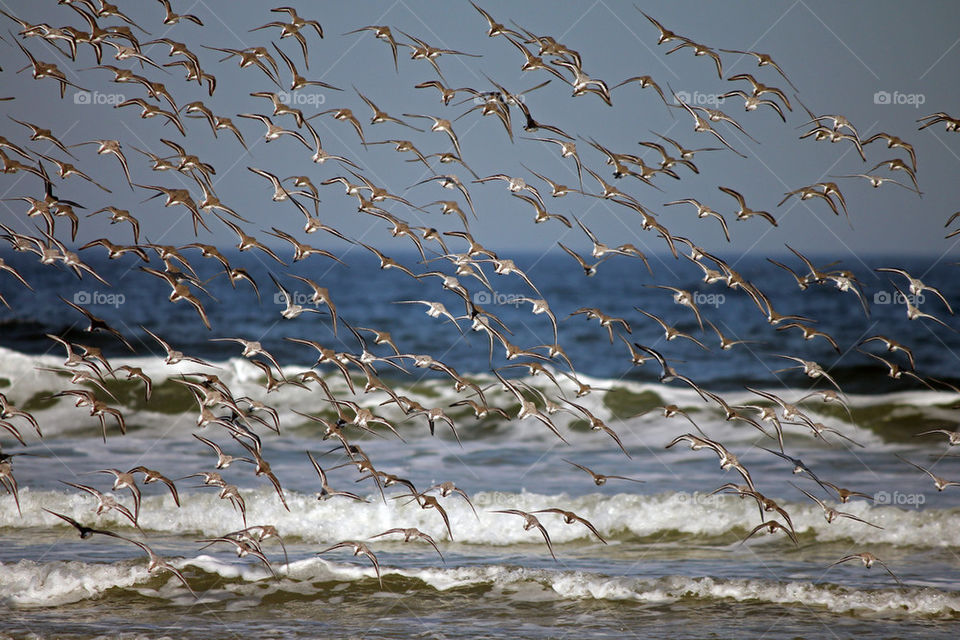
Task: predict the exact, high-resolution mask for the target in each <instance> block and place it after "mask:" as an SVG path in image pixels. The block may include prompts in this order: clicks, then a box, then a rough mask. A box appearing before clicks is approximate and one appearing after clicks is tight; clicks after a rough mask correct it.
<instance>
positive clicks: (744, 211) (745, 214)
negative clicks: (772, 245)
mask: <svg viewBox="0 0 960 640" xmlns="http://www.w3.org/2000/svg"><path fill="white" fill-rule="evenodd" d="M717 188H718V189H720V191H723V192H724V193H725V194H727V195H728V196H730V197H731V198H733V199H734V200H736V201H737V204H739V205H740V210H739V211H737V212H736V213H735V215H736V216H737V220H747V219H748V218H751V217H753V216H760V217H761V218H763V219H764V220H766V221H767V222H769V223H770V224H772V225H773V226H775V227H776V226H777V221H776V220H775V219H774V217H773V216H772V215H770V214H769V213H767V212H766V211H757V210H756V209H751V208H750V207H748V206H747V202H746V200H745V199H744V197H743V196H742V195H741V194H740V193H739V192H737V191H734V190H733V189H731V188H730V187H717ZM728 239H729V238H728Z"/></svg>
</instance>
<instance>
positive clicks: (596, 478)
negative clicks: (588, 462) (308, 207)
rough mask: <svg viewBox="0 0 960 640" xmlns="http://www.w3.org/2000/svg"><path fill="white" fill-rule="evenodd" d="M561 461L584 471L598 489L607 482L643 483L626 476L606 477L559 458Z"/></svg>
mask: <svg viewBox="0 0 960 640" xmlns="http://www.w3.org/2000/svg"><path fill="white" fill-rule="evenodd" d="M561 460H563V461H564V462H566V463H567V464H569V465H572V466H574V467H576V468H577V469H580V470H581V471H584V472H586V473H588V474H590V477H591V478H593V483H594V484H595V485H597V486H598V487H602V486H603V485H605V484H606V483H607V480H627V481H629V482H641V483H642V482H643V480H638V479H636V478H628V477H626V476H614V475H606V474H603V473H597V472H595V471H593V470H592V469H588V468H587V467H585V466H583V465H582V464H577V463H576V462H573V461H572V460H567V459H566V458H561Z"/></svg>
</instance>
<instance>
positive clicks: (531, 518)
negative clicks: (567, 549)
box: [493, 509, 559, 562]
mask: <svg viewBox="0 0 960 640" xmlns="http://www.w3.org/2000/svg"><path fill="white" fill-rule="evenodd" d="M493 513H506V514H510V515H517V516H520V517H521V518H523V520H524V522H523V529H524V531H530V530H531V529H533V528H534V527H536V528H537V530H539V531H540V534H541V535H542V536H543V539H544V540H545V541H546V543H547V549H548V550H549V551H550V555H551V556H552V557H553V559H554V560H557V556H556V554H554V553H553V543H552V542H550V534H549V533H547V529H546V527H544V526H543V525H542V524H540V520H538V519H537V516H535V515H533V514H531V513H527V512H526V511H521V510H520V509H495V510H494V511H493ZM558 562H559V560H558Z"/></svg>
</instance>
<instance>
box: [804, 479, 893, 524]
mask: <svg viewBox="0 0 960 640" xmlns="http://www.w3.org/2000/svg"><path fill="white" fill-rule="evenodd" d="M790 484H791V485H793V487H794V488H795V489H797V490H798V491H800V492H801V493H802V494H803V495H805V496H807V497H808V498H810V499H811V500H813V501H814V502H816V503H817V505H818V506H819V507H820V508H821V509H823V517H824V519H825V520H826V521H827V523H828V524H833V521H834V520H836V519H837V518H848V519H850V520H855V521H856V522H862V523H863V524H865V525H869V526H871V527H873V528H875V529H883V527H881V526H880V525H876V524H873V523H872V522H867V521H866V520H864V519H863V518H859V517H857V516H855V515H853V514H852V513H846V512H845V511H837V510H836V509H834V508H833V507H831V506H829V505H827V503H826V502H824V501H823V500H821V499H820V498H818V497H816V496H815V495H813V494H811V493H809V492H808V491H805V490H803V489H801V488H800V487H798V486H797V485H795V484H793V483H792V482H791V483H790Z"/></svg>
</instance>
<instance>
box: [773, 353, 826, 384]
mask: <svg viewBox="0 0 960 640" xmlns="http://www.w3.org/2000/svg"><path fill="white" fill-rule="evenodd" d="M774 355H775V356H776V357H777V358H784V359H786V360H793V361H794V362H798V363H799V364H797V365H795V366H793V367H786V368H784V369H777V370H775V371H771V373H780V372H781V371H789V370H791V369H803V372H804V373H805V374H806V375H807V377H809V378H813V379H814V380H815V379H817V378H824V379H826V380H827V382H829V383H830V384H832V385H833V386H834V387H836V389H837V391H842V389H840V385H838V384H837V381H836V380H834V379H833V377H832V376H831V375H830V374H829V373H827V372H826V371H825V370H824V368H823V367H821V366H820V365H819V364H817V363H816V362H814V361H813V360H804V359H802V358H797V357H796V356H784V355H780V354H774Z"/></svg>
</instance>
